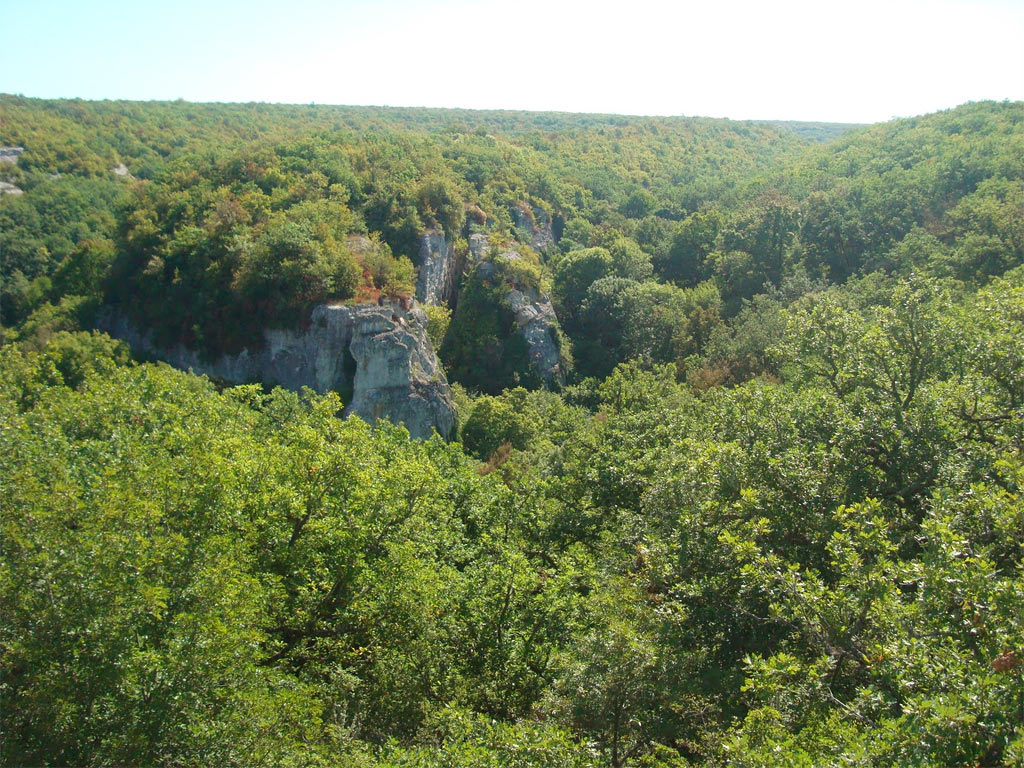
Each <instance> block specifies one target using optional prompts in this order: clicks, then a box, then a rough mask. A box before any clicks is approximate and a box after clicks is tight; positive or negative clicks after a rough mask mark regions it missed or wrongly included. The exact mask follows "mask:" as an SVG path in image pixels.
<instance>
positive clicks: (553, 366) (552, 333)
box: [475, 250, 565, 389]
mask: <svg viewBox="0 0 1024 768" xmlns="http://www.w3.org/2000/svg"><path fill="white" fill-rule="evenodd" d="M498 258H499V259H504V260H506V261H516V260H518V259H521V258H522V256H521V255H520V254H519V253H517V252H516V251H514V250H507V251H504V252H503V253H501V254H500V255H499V256H498ZM499 273H500V268H499V266H498V265H497V264H495V263H494V262H493V261H484V262H482V263H481V264H480V265H479V266H478V267H477V270H476V275H475V277H476V278H477V279H480V280H487V281H488V282H491V283H494V282H496V281H497V280H499V279H500V276H499ZM508 287H509V290H508V291H507V292H506V293H505V294H504V296H503V301H504V303H505V304H506V305H507V307H508V309H509V310H511V312H512V315H513V317H514V318H515V323H516V328H517V330H518V333H519V334H521V335H522V337H523V339H524V341H525V342H526V349H527V355H528V358H529V365H530V372H531V373H532V374H533V375H534V376H536V377H537V378H538V379H539V380H540V381H541V382H543V384H544V386H545V388H547V389H560V388H561V387H563V386H564V385H565V371H564V370H563V367H562V355H561V351H560V350H559V346H558V338H559V336H560V331H559V326H558V317H557V316H556V315H555V308H554V307H553V306H552V305H551V300H550V299H549V298H548V297H547V296H546V295H545V294H542V293H541V292H540V291H537V290H535V289H532V288H528V287H526V286H522V285H515V284H512V285H508Z"/></svg>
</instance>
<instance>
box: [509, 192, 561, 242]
mask: <svg viewBox="0 0 1024 768" xmlns="http://www.w3.org/2000/svg"><path fill="white" fill-rule="evenodd" d="M511 214H512V222H513V223H514V224H515V226H516V229H517V230H518V231H519V234H520V238H521V239H523V240H525V242H526V243H527V244H528V245H529V246H530V247H531V248H533V249H534V250H535V251H545V250H548V249H549V248H551V247H553V246H554V245H555V234H554V232H553V231H552V229H551V217H550V216H549V215H548V212H547V211H545V210H544V209H543V208H537V207H531V206H529V205H528V204H526V203H518V204H517V205H514V206H512V210H511Z"/></svg>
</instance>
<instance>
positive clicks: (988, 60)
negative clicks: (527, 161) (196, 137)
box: [0, 0, 1024, 123]
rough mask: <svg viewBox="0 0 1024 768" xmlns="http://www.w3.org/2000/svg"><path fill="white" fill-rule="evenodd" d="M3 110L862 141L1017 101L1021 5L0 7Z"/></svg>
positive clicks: (1023, 0)
mask: <svg viewBox="0 0 1024 768" xmlns="http://www.w3.org/2000/svg"><path fill="white" fill-rule="evenodd" d="M0 19H2V20H3V21H2V27H0V28H2V29H3V30H4V33H3V34H2V35H0V93H19V94H23V95H25V96H37V97H47V98H54V97H78V98H84V99H179V98H181V99H186V100H188V101H242V102H248V101H263V102H284V103H303V104H305V103H310V102H315V103H318V104H360V105H390V106H430V107H462V108H471V109H527V110H557V111H566V112H602V113H618V114H641V115H690V116H694V115H701V116H710V117H729V118H733V119H788V120H820V121H835V122H862V123H863V122H877V121H882V120H889V119H891V118H894V117H903V116H909V115H916V114H923V113H926V112H933V111H936V110H939V109H947V108H950V107H954V106H956V105H958V104H961V103H963V102H966V101H979V100H982V99H996V100H1003V99H1013V100H1018V99H1024V0H970V2H965V1H964V0H857V1H856V2H849V1H847V2H835V1H834V0H775V1H773V0H760V1H759V2H758V1H752V0H717V1H716V0H704V2H690V1H689V0H677V1H676V2H668V1H667V0H620V1H619V2H614V3H612V2H603V0H590V1H589V2H584V1H582V0H512V1H511V2H509V1H506V2H500V3H499V2H492V1H491V0H476V1H475V2H468V1H467V0H420V1H419V2H416V1H414V0H375V1H373V2H371V1H370V0H341V1H340V2H328V0H278V2H265V0H248V1H247V2H241V1H238V0H224V1H223V2H218V1H217V0H205V1H203V0H178V1H177V2H164V1H163V0H133V1H132V2H126V1H125V0H0Z"/></svg>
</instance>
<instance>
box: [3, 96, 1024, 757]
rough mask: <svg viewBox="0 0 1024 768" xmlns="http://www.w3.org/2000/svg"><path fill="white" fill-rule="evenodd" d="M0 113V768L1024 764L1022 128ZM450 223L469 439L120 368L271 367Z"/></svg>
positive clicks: (272, 113) (393, 288) (226, 111)
mask: <svg viewBox="0 0 1024 768" xmlns="http://www.w3.org/2000/svg"><path fill="white" fill-rule="evenodd" d="M0 109H2V110H3V115H2V122H0V143H9V144H23V145H24V146H25V147H26V151H25V153H24V155H23V156H22V160H21V161H20V162H19V164H18V165H17V166H0V170H2V172H3V177H4V178H5V179H8V180H10V181H11V182H12V183H16V184H18V185H19V186H20V187H22V188H23V189H24V190H25V194H24V195H4V196H2V197H0V249H2V250H0V253H2V255H3V257H4V260H3V274H2V277H3V281H4V282H3V305H2V309H3V322H4V324H5V331H4V333H5V343H4V344H3V345H2V346H0V499H2V500H3V501H2V502H0V547H2V551H0V703H2V706H0V733H2V734H3V737H2V739H0V763H3V764H5V765H55V766H58V765H83V766H86V765H96V766H98V765H110V764H122V765H166V766H182V765H207V764H216V765H240V766H241V765H246V766H248V765H296V766H308V765H325V766H326V765H352V766H365V767H366V768H398V767H399V766H417V767H422V768H442V767H444V768H470V767H474V768H475V767H478V766H479V767H482V766H492V765H503V766H504V765H507V766H522V767H524V768H526V767H530V768H542V767H544V768H556V767H561V766H570V767H572V766H579V768H583V766H593V767H594V768H601V767H603V768H623V767H624V766H637V767H639V766H648V767H649V768H655V767H659V766H660V767H661V768H670V767H672V768H678V767H679V766H685V765H703V766H722V767H723V768H724V767H725V766H778V765H781V766H794V767H795V766H819V765H843V766H864V767H865V768H866V767H867V766H876V765H897V766H945V765H957V766H959V765H971V766H1000V765H1024V571H1022V569H1024V499H1022V497H1021V494H1022V489H1024V346H1022V339H1024V168H1022V166H1021V163H1020V158H1021V157H1022V156H1024V110H1022V107H1021V105H1020V104H993V103H987V104H971V105H965V106H963V107H960V108H958V109H956V110H951V111H949V112H944V113H939V114H936V115H929V116H925V117H921V118H915V119H911V120H902V121H894V122H892V123H887V124H884V125H878V126H870V127H866V128H862V129H856V130H853V131H850V132H846V133H843V135H841V136H838V137H836V138H832V134H831V133H830V130H831V129H829V128H828V127H821V126H804V127H803V128H802V129H801V130H802V131H804V132H805V133H807V135H810V136H812V137H814V138H831V140H829V141H826V142H821V143H811V142H809V141H806V140H804V139H803V138H801V136H800V135H798V133H796V132H794V130H791V129H790V128H787V127H785V126H782V127H780V126H771V125H767V124H760V123H728V122H727V121H710V120H684V119H678V120H672V119H656V120H655V119H652V120H646V119H641V118H617V117H601V116H570V115H526V114H522V113H497V112H495V113H473V112H458V111H431V110H424V111H416V110H390V111H385V110H369V109H361V108H329V107H317V108H313V107H269V106H264V105H236V106H224V105H209V106H202V105H191V104H184V103H175V104H136V105H129V104H108V103H99V104H90V103H82V102H37V101H33V100H25V99H15V98H11V97H3V98H2V99H0ZM120 162H123V163H125V165H126V166H127V167H128V170H129V171H130V173H131V175H132V176H134V178H123V177H120V176H118V175H116V174H113V173H112V172H111V171H110V169H111V167H113V166H114V165H115V164H117V163H120ZM52 174H63V175H60V176H58V177H56V178H53V177H51V175H52ZM523 201H527V202H528V203H529V205H530V206H533V207H535V208H536V209H538V210H542V211H544V212H545V213H546V214H548V216H549V217H550V220H551V222H552V224H553V225H554V226H553V229H554V230H555V231H556V233H557V237H558V239H557V244H555V245H554V246H551V247H548V248H544V249H541V251H542V252H541V253H535V252H534V251H533V250H531V249H530V248H529V247H528V246H527V245H525V244H523V243H516V242H515V241H516V240H517V239H519V240H522V239H523V233H522V231H521V230H522V227H517V226H516V224H515V221H514V220H513V212H512V210H511V209H512V207H513V206H517V205H520V204H521V203H522V202H523ZM427 226H438V227H441V228H443V230H444V231H445V232H446V233H448V234H449V235H450V236H451V237H452V239H453V242H454V243H455V247H456V249H457V250H459V252H460V253H462V254H464V251H465V243H464V242H459V238H460V237H463V236H465V234H466V233H468V232H469V231H470V229H472V230H473V231H484V232H488V233H489V234H490V236H491V239H492V243H493V244H494V247H495V255H494V256H493V257H490V258H489V259H488V261H487V267H488V268H487V270H483V271H481V270H480V269H479V268H477V270H476V271H470V273H469V274H468V275H467V276H466V279H465V281H464V283H463V285H462V290H461V293H460V295H459V299H458V303H457V305H456V306H454V307H453V308H452V310H451V311H449V310H448V308H446V307H441V306H438V307H434V308H431V309H430V332H431V334H432V336H433V337H434V341H435V343H436V344H437V345H438V347H439V348H440V349H441V351H442V359H443V360H444V361H445V362H446V363H447V364H448V366H449V368H448V370H449V375H451V376H452V377H453V378H454V379H456V380H458V381H460V382H462V383H463V384H464V385H465V388H463V387H456V388H455V389H456V399H457V401H458V404H459V407H460V421H461V426H460V435H459V439H458V440H457V441H455V442H452V443H449V444H446V443H444V442H442V441H441V440H440V439H439V438H436V437H435V438H434V439H432V440H428V441H412V440H410V439H409V437H408V435H407V433H406V432H405V430H404V429H403V428H401V427H395V426H392V425H389V424H385V423H378V424H377V425H376V426H374V427H371V426H369V425H366V424H364V423H363V422H361V421H359V420H358V419H355V418H352V419H348V420H341V419H340V418H338V416H339V413H340V411H341V408H342V403H341V401H340V399H339V397H338V395H337V394H333V393H332V394H328V395H324V396H317V395H315V394H313V393H312V392H310V391H305V392H301V393H294V392H287V391H284V390H280V389H277V390H274V391H265V390H263V389H262V388H260V387H259V386H255V385H244V386H237V387H227V388H225V387H221V386H218V385H216V384H214V383H211V382H209V381H207V380H206V379H203V378H198V377H195V376H193V375H191V374H187V373H183V372H178V371H174V370H172V369H170V368H168V367H167V366H164V365H155V364H149V363H141V364H140V363H137V362H134V361H132V360H131V359H130V357H129V355H128V352H127V350H126V348H125V347H124V346H123V345H122V344H120V343H119V342H116V341H113V340H111V339H110V338H109V337H107V336H105V335H102V334H99V333H96V332H90V331H89V330H88V329H89V327H90V325H89V324H90V323H91V317H92V315H93V313H94V311H95V309H96V308H97V307H98V306H99V305H100V303H101V302H120V303H121V304H122V306H125V307H127V308H129V309H130V311H131V312H132V313H134V316H135V317H136V318H137V319H138V320H139V321H141V322H144V323H146V324H147V325H148V326H149V327H151V328H152V329H153V330H154V331H155V332H157V333H159V334H162V338H163V339H165V340H166V341H168V342H172V341H173V342H179V341H180V342H183V343H186V344H190V345H193V346H196V347H198V348H201V349H204V350H205V351H207V352H210V353H215V352H218V351H221V350H224V349H232V348H239V347H241V346H245V345H250V344H254V343H258V336H259V333H258V332H259V331H260V330H261V329H262V328H263V327H266V326H267V325H274V324H297V323H301V322H302V321H303V317H304V316H305V313H306V312H307V310H308V308H309V306H310V305H311V304H313V303H316V302H319V301H324V300H334V301H361V300H374V299H376V297H377V296H378V295H379V293H380V292H385V293H391V294H393V295H404V294H406V293H408V292H409V291H410V290H411V285H412V282H413V277H414V273H413V271H412V270H413V267H412V264H411V262H410V259H412V258H414V257H415V256H416V253H415V244H416V240H417V237H418V235H419V233H420V232H421V231H422V229H423V228H424V227H427ZM499 246H500V247H499ZM506 246H507V247H508V248H511V249H513V250H514V254H513V255H514V256H515V257H514V258H511V257H507V256H506V257H503V256H502V255H501V251H502V249H503V248H504V247H506ZM509 286H515V287H518V288H521V289H523V290H529V291H533V292H534V293H536V294H549V295H550V297H551V299H552V301H553V303H554V305H555V307H556V309H557V311H558V313H559V317H560V320H561V323H562V327H563V329H564V331H565V333H566V336H567V338H566V340H565V342H564V343H565V344H566V346H567V349H566V358H565V359H566V361H568V360H569V359H570V357H574V359H575V366H576V367H575V372H574V373H573V374H572V375H571V376H570V379H569V382H568V385H567V386H566V388H565V389H564V390H563V391H561V392H557V393H556V392H549V391H543V389H540V388H539V384H540V382H538V381H536V380H533V379H531V378H529V377H528V376H526V375H525V374H524V371H525V370H526V367H525V362H524V359H525V354H526V353H525V350H524V349H523V348H522V347H521V346H517V344H521V342H520V341H517V340H518V339H520V338H521V337H518V336H516V334H515V333H514V327H513V326H514V319H513V317H512V316H511V314H510V313H509V311H508V309H507V307H506V306H505V305H504V304H503V303H502V302H503V295H504V292H505V291H507V289H508V287H509ZM570 346H571V353H572V354H571V356H570V354H569V352H570V350H569V348H568V347H570Z"/></svg>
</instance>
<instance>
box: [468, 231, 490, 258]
mask: <svg viewBox="0 0 1024 768" xmlns="http://www.w3.org/2000/svg"><path fill="white" fill-rule="evenodd" d="M490 252H491V245H490V243H489V242H488V239H487V235H485V234H484V233H483V232H474V233H473V234H472V235H470V236H469V255H470V258H471V259H472V260H473V262H474V263H475V262H478V261H483V260H484V259H486V258H487V256H488V255H489V254H490Z"/></svg>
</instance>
